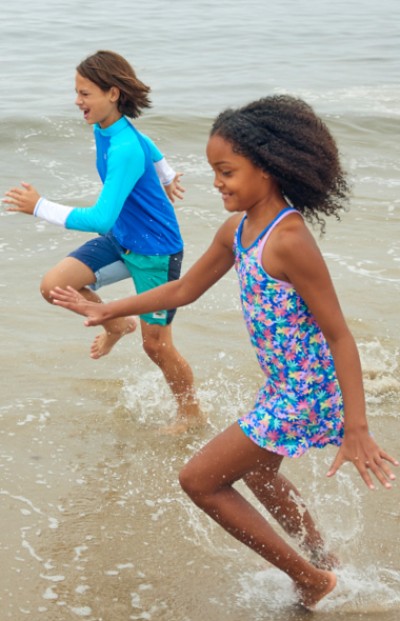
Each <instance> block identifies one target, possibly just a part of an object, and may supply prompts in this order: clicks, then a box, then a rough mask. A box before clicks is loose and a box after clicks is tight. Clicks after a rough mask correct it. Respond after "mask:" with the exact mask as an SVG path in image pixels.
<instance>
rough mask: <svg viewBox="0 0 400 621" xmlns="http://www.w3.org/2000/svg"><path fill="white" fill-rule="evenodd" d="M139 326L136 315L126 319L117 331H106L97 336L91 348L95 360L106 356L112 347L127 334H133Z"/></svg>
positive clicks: (91, 354)
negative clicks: (121, 327)
mask: <svg viewBox="0 0 400 621" xmlns="http://www.w3.org/2000/svg"><path fill="white" fill-rule="evenodd" d="M136 328H137V321H136V319H135V317H128V318H127V319H126V320H125V321H124V327H123V329H121V330H119V331H117V332H106V331H105V330H104V332H103V333H102V334H99V335H98V336H96V338H95V339H94V341H93V343H92V347H91V348H90V357H91V358H93V360H98V359H99V358H102V356H106V355H107V354H109V353H110V351H111V350H112V348H113V347H114V345H115V344H116V343H118V341H119V340H120V339H121V338H122V337H123V336H125V335H126V334H132V332H134V331H135V330H136Z"/></svg>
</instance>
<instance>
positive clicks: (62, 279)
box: [40, 256, 136, 358]
mask: <svg viewBox="0 0 400 621" xmlns="http://www.w3.org/2000/svg"><path fill="white" fill-rule="evenodd" d="M95 281H96V277H95V274H94V272H93V271H92V270H91V269H90V267H88V266H87V265H86V264H85V263H83V262H82V261H80V260H79V259H76V258H75V257H71V256H69V257H66V258H65V259H63V260H62V261H60V263H58V264H57V265H56V266H55V267H53V268H52V269H51V270H49V271H48V272H47V273H46V274H45V276H44V277H43V280H42V282H41V285H40V292H41V294H42V296H43V297H44V299H45V300H46V301H47V302H49V303H52V299H51V294H50V291H51V290H52V289H54V287H56V286H58V287H62V288H63V289H65V288H66V287H67V286H68V285H69V286H71V287H74V289H77V290H78V291H79V292H80V293H81V294H82V295H83V296H85V298H86V299H87V300H90V301H92V302H98V303H101V299H100V297H99V296H98V295H97V294H96V293H95V292H94V291H92V290H91V289H89V288H88V285H91V284H93V283H94V282H95ZM103 328H104V333H103V334H102V335H100V336H99V337H97V339H96V340H95V343H96V341H97V340H99V341H100V342H99V343H97V344H96V347H93V345H92V350H91V356H92V358H99V357H100V356H104V355H105V354H106V353H108V351H110V349H111V348H112V347H113V345H115V343H116V342H117V341H118V340H119V339H120V338H121V337H122V336H124V335H125V334H128V333H130V332H133V331H134V330H135V328H136V320H135V319H133V318H131V317H127V318H125V317H121V318H118V319H112V320H110V321H107V322H105V323H104V324H103Z"/></svg>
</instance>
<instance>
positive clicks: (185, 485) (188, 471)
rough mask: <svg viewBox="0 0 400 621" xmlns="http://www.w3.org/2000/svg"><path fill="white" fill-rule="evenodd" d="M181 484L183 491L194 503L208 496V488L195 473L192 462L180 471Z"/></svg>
mask: <svg viewBox="0 0 400 621" xmlns="http://www.w3.org/2000/svg"><path fill="white" fill-rule="evenodd" d="M179 484H180V486H181V488H182V489H183V491H184V492H185V493H186V494H187V495H188V496H189V497H190V498H191V499H192V500H194V501H197V500H198V499H200V498H202V497H204V496H205V495H206V494H207V488H206V486H205V485H204V482H203V481H202V480H201V477H199V476H197V475H196V474H195V472H193V469H192V467H191V464H190V462H189V463H188V464H186V466H184V467H183V468H182V470H181V471H180V473H179Z"/></svg>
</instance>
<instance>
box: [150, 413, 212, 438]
mask: <svg viewBox="0 0 400 621" xmlns="http://www.w3.org/2000/svg"><path fill="white" fill-rule="evenodd" d="M196 409H197V412H196V413H195V414H193V413H191V414H185V415H182V414H180V415H178V416H177V417H176V419H175V421H174V422H173V423H172V424H171V425H168V426H167V427H163V428H162V429H160V433H162V434H164V435H170V436H178V435H180V434H182V433H187V432H190V431H196V430H197V429H201V428H202V427H204V426H205V425H206V424H207V417H206V416H204V414H203V413H202V412H200V410H199V409H198V406H196Z"/></svg>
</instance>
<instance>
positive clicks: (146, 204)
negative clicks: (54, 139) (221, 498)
mask: <svg viewBox="0 0 400 621" xmlns="http://www.w3.org/2000/svg"><path fill="white" fill-rule="evenodd" d="M149 91H150V88H149V87H148V86H146V85H145V84H143V82H141V81H140V80H139V79H138V78H137V77H136V74H135V72H134V70H133V69H132V67H131V66H130V65H129V63H128V62H127V61H126V60H125V59H124V58H123V57H122V56H120V55H119V54H116V53H114V52H109V51H99V52H97V53H96V54H93V55H92V56H89V57H88V58H86V59H85V60H84V61H83V62H81V63H80V64H79V66H78V67H77V71H76V93H77V97H76V105H77V106H78V107H79V109H80V110H81V111H82V113H83V116H84V119H85V120H86V122H87V123H88V124H90V125H93V126H94V136H95V141H96V150H97V168H98V172H99V175H100V177H101V180H102V182H103V184H104V185H103V189H102V192H101V194H100V196H99V198H98V200H97V202H96V204H95V205H93V206H92V207H84V208H77V207H76V208H73V207H68V206H66V205H60V204H57V203H54V202H50V201H49V200H47V199H45V198H43V197H40V196H39V194H38V192H37V191H36V190H35V188H34V187H32V186H31V185H29V184H26V183H23V184H22V186H23V187H22V188H12V189H11V190H9V191H8V192H7V193H6V197H5V198H4V199H3V201H4V202H5V203H8V204H9V205H11V206H10V207H9V209H8V210H9V211H19V212H23V213H28V214H32V213H33V214H34V215H35V216H37V217H41V218H44V219H45V220H48V221H49V222H53V223H55V224H58V225H62V226H65V227H66V228H69V229H77V230H79V231H96V232H98V233H101V234H102V236H101V237H96V238H95V239H92V240H90V241H89V242H88V243H86V244H84V245H83V246H81V247H80V248H78V249H77V250H75V251H74V252H72V253H71V254H70V255H69V256H68V257H67V258H65V259H64V260H63V261H61V262H60V263H59V264H58V265H56V267H54V268H53V269H52V270H50V271H49V272H48V273H47V274H46V275H45V276H44V278H43V281H42V283H41V287H40V289H41V293H42V295H43V297H44V298H45V299H46V300H47V301H48V302H52V298H51V294H50V291H51V289H53V288H54V287H55V286H60V287H66V286H67V285H72V286H73V287H74V288H76V289H78V290H80V291H81V293H82V294H83V295H84V296H85V298H86V299H88V300H92V301H95V302H100V298H99V297H98V296H97V294H96V293H94V291H93V290H91V289H95V288H97V287H98V286H101V284H109V283H110V282H115V281H116V280H118V279H119V278H118V276H116V275H115V268H117V272H118V268H121V267H122V268H124V269H125V277H126V271H127V269H128V270H129V272H130V274H131V275H132V278H133V280H134V283H135V287H136V291H138V292H142V291H146V290H147V289H150V288H151V287H154V286H156V285H160V284H163V283H164V282H168V281H169V280H173V279H176V278H179V275H180V270H181V263H182V256H183V241H182V238H181V235H180V231H179V226H178V222H177V219H176V215H175V212H174V209H173V207H172V204H171V203H170V201H169V200H168V198H167V196H166V194H165V192H164V191H163V189H162V187H161V185H160V183H159V180H158V178H157V174H156V171H157V173H158V175H159V177H160V179H161V181H162V182H163V183H164V184H165V185H166V189H167V192H168V193H169V196H170V197H171V198H172V199H173V197H174V195H175V196H178V197H180V198H181V197H182V190H183V188H182V187H181V186H180V182H179V179H180V174H181V173H178V174H177V175H175V173H174V171H173V170H172V168H170V167H169V165H168V164H167V163H166V161H165V159H164V158H163V156H162V154H161V153H160V152H159V151H158V149H157V148H156V147H155V145H154V144H153V143H152V142H151V141H150V140H149V139H148V138H147V137H146V136H144V135H142V134H141V133H140V132H138V131H137V130H136V129H135V128H134V127H133V125H132V124H131V123H130V122H129V121H128V120H127V117H130V118H137V117H138V116H139V115H140V114H141V113H142V111H143V110H144V109H145V108H148V107H150V105H151V104H150V99H149ZM153 163H154V165H153ZM119 271H120V270H119ZM129 272H128V274H129ZM123 274H124V272H123ZM88 286H89V287H91V289H88V288H87V287H88ZM174 314H175V310H174V309H170V310H168V311H167V310H165V309H160V310H159V311H158V312H152V313H148V314H143V315H142V316H141V331H142V340H143V347H144V350H145V351H146V353H147V354H148V356H149V357H150V358H151V359H152V360H153V361H154V362H155V363H156V364H157V365H158V366H159V367H160V369H161V371H162V372H163V374H164V376H165V378H166V380H167V382H168V384H169V386H170V388H171V390H172V392H173V394H174V396H175V398H176V400H177V404H178V420H177V422H176V425H173V426H172V427H171V428H170V431H184V430H186V429H187V428H188V427H189V426H191V425H195V424H198V423H199V422H202V416H201V414H200V412H199V407H198V403H197V399H196V396H195V391H194V387H193V375H192V371H191V369H190V367H189V365H188V363H187V362H186V361H185V360H184V358H183V357H182V356H181V355H180V353H179V352H178V351H177V350H176V348H175V347H174V344H173V340H172V331H171V322H172V319H173V317H174ZM103 327H104V332H103V334H101V335H100V336H98V337H97V338H96V339H95V341H94V343H93V345H92V349H91V355H92V358H100V357H101V356H104V355H106V354H107V353H109V351H110V350H111V348H112V347H113V345H115V343H116V342H117V341H118V340H119V339H120V338H121V336H123V335H124V334H127V333H130V332H133V331H134V330H135V328H136V321H135V319H133V318H132V317H130V318H127V319H125V318H118V319H114V320H111V321H105V322H104V324H103Z"/></svg>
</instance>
